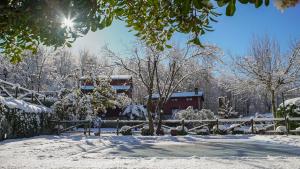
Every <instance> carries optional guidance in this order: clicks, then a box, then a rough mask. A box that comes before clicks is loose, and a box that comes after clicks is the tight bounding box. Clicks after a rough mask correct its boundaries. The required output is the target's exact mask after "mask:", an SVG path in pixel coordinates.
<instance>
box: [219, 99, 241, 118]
mask: <svg viewBox="0 0 300 169" xmlns="http://www.w3.org/2000/svg"><path fill="white" fill-rule="evenodd" d="M218 115H219V116H220V118H226V119H227V118H238V117H239V113H238V112H235V111H233V108H232V106H230V102H229V101H227V103H226V104H224V106H223V107H220V108H219V111H218Z"/></svg>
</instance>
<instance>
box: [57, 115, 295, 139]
mask: <svg viewBox="0 0 300 169" xmlns="http://www.w3.org/2000/svg"><path fill="white" fill-rule="evenodd" d="M51 122H53V123H54V124H55V125H56V126H58V128H57V134H60V133H62V132H65V131H68V130H71V129H73V128H76V127H80V126H83V127H84V133H85V134H86V132H87V131H88V134H89V135H90V133H91V127H92V122H91V121H89V120H76V121H57V120H56V121H55V120H52V121H51ZM291 122H300V117H297V118H289V117H287V118H249V119H239V118H237V119H212V120H163V121H162V127H163V128H166V129H172V128H173V127H175V126H182V127H184V126H192V127H189V129H188V132H189V133H192V132H193V131H195V130H197V129H201V128H203V127H205V126H206V127H209V128H210V129H211V128H212V127H213V126H216V128H217V130H218V129H219V126H220V125H223V124H228V123H230V124H236V125H234V126H232V127H229V128H227V129H226V130H227V131H232V130H233V129H234V128H237V127H240V126H243V125H246V126H250V129H251V131H250V133H252V134H255V133H256V131H255V130H254V126H255V125H256V124H257V123H258V124H265V125H267V124H268V126H267V128H274V126H275V125H276V124H281V125H285V126H286V129H287V132H286V133H285V134H289V133H300V131H296V130H291V129H290V127H289V126H290V123H291ZM154 123H155V124H157V123H156V122H154ZM107 124H109V126H110V127H113V128H116V134H117V135H119V133H120V128H121V126H124V125H127V126H131V127H130V128H131V129H135V128H141V127H143V126H144V125H146V124H148V121H145V120H102V121H101V124H100V126H98V127H99V130H98V132H99V133H98V134H99V135H100V132H101V129H100V127H101V125H102V126H103V125H107ZM299 124H300V123H299ZM59 126H63V128H60V127H59ZM266 134H276V131H275V130H269V131H266ZM281 134H282V133H281Z"/></svg>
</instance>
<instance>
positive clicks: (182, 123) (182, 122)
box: [181, 119, 184, 132]
mask: <svg viewBox="0 0 300 169" xmlns="http://www.w3.org/2000/svg"><path fill="white" fill-rule="evenodd" d="M181 125H182V129H181V130H182V132H183V131H184V120H183V119H182V121H181Z"/></svg>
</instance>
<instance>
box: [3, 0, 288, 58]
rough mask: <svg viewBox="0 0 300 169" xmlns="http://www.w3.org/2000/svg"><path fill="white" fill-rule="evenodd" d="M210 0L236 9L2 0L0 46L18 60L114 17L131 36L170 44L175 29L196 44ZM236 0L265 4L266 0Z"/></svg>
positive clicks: (107, 0)
mask: <svg viewBox="0 0 300 169" xmlns="http://www.w3.org/2000/svg"><path fill="white" fill-rule="evenodd" d="M215 1H216V2H217V5H218V6H219V7H222V6H226V15H228V16H232V15H233V14H234V13H235V10H236V7H235V6H236V0H205V1H198V0H182V1H173V0H165V1H158V0H154V1H153V0H146V1H131V0H123V1H119V0H102V1H97V0H89V1H87V0H64V1H61V0H51V1H50V0H40V1H36V0H2V1H1V2H0V10H1V18H0V25H1V26H0V39H1V41H0V48H2V49H3V50H2V53H4V54H5V55H6V56H8V57H9V58H10V60H11V62H13V63H17V62H20V61H21V58H22V55H21V54H22V52H23V51H24V50H31V51H32V52H35V51H36V49H37V46H38V44H42V45H46V46H52V47H55V48H57V47H61V46H68V47H70V46H71V43H72V42H74V41H75V40H76V39H77V38H78V37H80V36H83V35H86V34H87V33H88V32H89V31H90V30H91V31H97V30H99V29H104V28H105V27H108V26H110V25H111V23H112V22H113V20H114V19H118V20H122V21H125V22H126V24H127V26H128V27H129V28H130V29H131V30H134V31H136V32H137V33H136V36H138V37H139V38H140V39H142V40H144V41H145V42H147V43H148V44H151V45H152V46H155V47H156V49H159V50H163V48H164V47H169V45H167V44H166V43H167V41H168V40H169V39H170V38H171V37H172V35H173V34H174V33H175V32H180V33H190V34H191V35H192V38H191V39H190V40H189V42H192V43H194V44H196V45H201V43H200V40H199V37H200V36H201V35H203V34H205V32H207V31H212V27H211V24H210V23H211V22H216V17H217V16H219V15H220V14H218V13H217V12H216V11H215V8H216V7H215V4H216V3H213V2H215ZM284 1H287V0H284ZM289 1H291V0H289ZM239 2H240V3H242V4H247V3H251V4H254V5H255V7H260V6H261V5H262V4H263V2H265V5H269V0H256V1H253V0H239ZM288 6H290V5H288Z"/></svg>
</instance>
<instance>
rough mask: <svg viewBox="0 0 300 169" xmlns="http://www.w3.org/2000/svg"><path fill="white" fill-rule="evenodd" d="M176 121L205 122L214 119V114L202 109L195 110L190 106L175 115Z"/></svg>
mask: <svg viewBox="0 0 300 169" xmlns="http://www.w3.org/2000/svg"><path fill="white" fill-rule="evenodd" d="M174 118H175V119H179V120H181V119H185V120H205V119H214V113H213V112H212V111H211V110H208V109H202V110H200V111H198V110H194V109H193V107H191V106H189V107H188V108H187V109H186V110H181V111H179V112H177V113H176V114H175V117H174Z"/></svg>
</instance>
